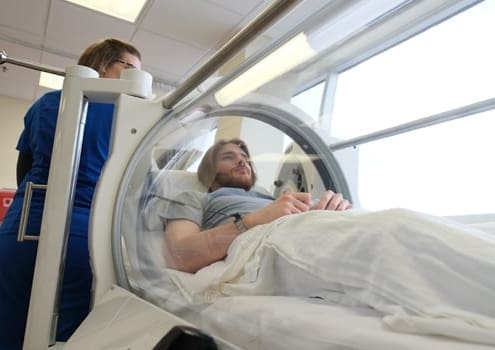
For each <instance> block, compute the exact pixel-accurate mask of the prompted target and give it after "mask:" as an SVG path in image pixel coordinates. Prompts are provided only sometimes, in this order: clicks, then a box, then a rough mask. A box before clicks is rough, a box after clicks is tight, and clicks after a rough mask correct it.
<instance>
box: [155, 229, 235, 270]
mask: <svg viewBox="0 0 495 350" xmlns="http://www.w3.org/2000/svg"><path fill="white" fill-rule="evenodd" d="M238 235H239V231H238V229H237V227H236V226H235V224H234V223H233V222H231V223H230V222H229V223H227V224H223V225H220V226H217V227H214V228H211V229H208V230H204V231H201V230H200V227H199V226H198V225H197V224H196V223H194V222H192V221H189V220H170V221H168V223H167V228H166V230H165V249H164V251H165V259H166V261H167V266H168V267H170V268H173V269H176V270H180V271H185V272H196V271H198V270H200V269H201V268H203V267H205V266H207V265H210V264H211V263H213V262H215V261H218V260H221V259H223V258H224V257H225V256H226V255H227V250H228V249H229V247H230V244H231V243H232V241H233V240H234V239H235V238H236V237H237V236H238Z"/></svg>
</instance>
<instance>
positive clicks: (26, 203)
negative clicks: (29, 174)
mask: <svg viewBox="0 0 495 350" xmlns="http://www.w3.org/2000/svg"><path fill="white" fill-rule="evenodd" d="M36 189H40V190H46V185H44V184H35V183H33V182H32V181H28V182H26V189H25V192H24V200H23V202H22V210H21V219H20V222H19V230H18V232H17V242H23V241H28V240H29V241H37V240H39V236H32V235H27V234H26V229H27V223H28V217H29V210H30V208H31V198H32V195H33V190H36Z"/></svg>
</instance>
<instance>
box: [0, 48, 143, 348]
mask: <svg viewBox="0 0 495 350" xmlns="http://www.w3.org/2000/svg"><path fill="white" fill-rule="evenodd" d="M78 65H82V66H87V67H90V68H93V69H94V70H96V71H97V72H98V73H99V75H100V78H113V79H118V78H120V72H121V71H122V70H123V69H140V68H141V54H140V52H139V51H138V50H137V49H136V48H135V47H134V46H133V45H131V44H130V43H127V42H124V41H121V40H118V39H114V38H109V39H105V40H102V41H99V42H96V43H94V44H92V45H91V46H89V47H88V48H87V49H86V50H85V51H84V52H83V53H82V55H81V56H80V58H79V61H78ZM60 96H61V91H52V92H49V93H47V94H45V95H44V96H42V97H41V98H40V99H39V100H37V101H36V102H35V103H34V104H33V105H32V106H31V108H30V109H29V110H28V112H27V114H26V116H25V117H24V130H23V131H22V133H21V135H20V137H19V141H18V144H17V150H18V151H19V158H18V162H17V182H18V189H17V192H16V194H15V197H14V201H13V202H12V204H11V206H10V207H9V210H8V212H7V214H6V216H5V218H4V221H3V223H2V225H1V227H0V349H2V350H17V349H22V344H23V339H24V330H25V327H26V321H27V313H28V307H29V300H30V294H31V285H32V280H33V273H34V265H35V261H36V251H37V246H38V243H37V241H24V242H17V232H18V228H19V221H20V214H21V208H22V202H23V197H24V191H25V188H26V183H27V182H28V181H31V182H33V183H35V184H46V183H47V180H48V171H49V168H50V159H51V155H52V147H53V139H54V134H55V126H56V123H57V115H58V109H59V104H60ZM113 109H114V106H113V105H112V104H103V103H90V104H89V106H88V112H87V117H86V126H85V130H84V140H83V144H82V150H81V158H80V165H79V172H78V174H77V184H76V193H75V198H74V208H73V210H72V219H71V226H70V232H69V238H68V245H67V258H66V265H65V270H64V280H63V284H62V291H61V299H60V305H59V320H58V326H57V335H56V339H57V341H66V340H67V339H68V338H69V337H70V336H71V334H72V333H73V332H74V331H75V330H76V328H77V327H78V326H79V324H80V323H81V322H82V320H83V319H84V318H85V317H86V315H87V314H88V312H89V303H90V290H91V281H92V274H91V269H90V264H89V251H88V222H89V213H90V207H91V201H92V197H93V192H94V190H95V186H96V182H97V181H98V177H99V176H100V172H101V170H102V167H103V164H104V163H105V160H106V159H107V155H108V148H109V141H110V133H111V127H112V118H113ZM44 197H45V196H44V191H41V190H34V192H33V196H32V202H31V210H30V213H29V221H28V225H27V230H26V234H28V235H39V232H40V226H41V217H42V212H43V202H44Z"/></svg>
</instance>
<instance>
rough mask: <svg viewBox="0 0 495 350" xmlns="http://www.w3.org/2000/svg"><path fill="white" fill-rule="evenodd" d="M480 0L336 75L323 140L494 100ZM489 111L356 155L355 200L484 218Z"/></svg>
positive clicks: (489, 5)
mask: <svg viewBox="0 0 495 350" xmlns="http://www.w3.org/2000/svg"><path fill="white" fill-rule="evenodd" d="M494 13H495V0H487V1H484V2H481V3H480V4H478V5H476V6H474V7H472V8H470V9H468V10H466V11H464V12H463V13H460V14H458V15H457V16H454V17H452V18H450V19H448V20H446V21H444V22H443V23H441V24H439V25H436V26H434V27H432V28H430V29H429V30H427V31H425V32H422V33H420V34H418V35H416V36H415V37H413V38H411V39H409V40H407V41H405V42H403V43H401V44H399V45H397V46H395V47H393V48H391V49H389V50H387V51H385V52H383V53H381V54H379V55H376V56H375V57H373V58H371V59H369V60H367V61H365V62H363V63H361V64H360V65H357V66H355V67H353V68H351V69H349V70H347V71H345V72H342V73H341V74H340V75H339V77H338V83H337V89H336V94H335V105H334V114H333V118H332V124H331V125H332V129H331V136H332V137H335V138H338V139H347V138H351V137H356V136H360V135H363V134H366V133H370V132H373V131H377V130H380V129H383V128H387V127H391V126H395V125H398V124H401V123H404V122H408V121H412V120H415V119H419V118H423V117H427V116H430V115H433V114H437V113H440V112H443V111H447V110H451V109H455V108H458V107H461V106H465V105H469V104H472V103H475V102H479V101H481V100H485V99H489V98H493V97H495V95H494V92H495V68H494V65H493V62H495V51H494V50H492V48H491V42H492V41H493V39H492V38H491V37H492V34H491V33H493V32H494V30H495V22H494V21H493V20H492V18H493V14H494ZM494 130H495V111H490V112H485V113H483V114H479V115H475V116H471V117H468V118H463V119H459V120H456V121H453V122H447V123H444V124H441V125H436V126H433V127H429V128H425V129H420V130H416V131H413V132H410V133H405V134H401V135H397V136H393V137H390V138H386V139H382V140H379V141H375V142H371V143H368V144H363V145H361V146H359V148H358V153H359V154H358V158H359V160H358V179H357V187H358V194H359V201H360V204H361V206H362V207H364V208H367V209H373V210H375V209H384V208H387V207H407V208H411V209H415V210H420V211H426V212H429V213H432V214H437V215H460V214H475V213H489V212H493V204H492V203H490V202H491V200H490V199H491V198H494V196H495V186H493V179H494V178H495V166H494V165H492V164H493V161H492V159H493V152H494V151H495V141H493V138H492V136H491V135H492V134H493V131H494Z"/></svg>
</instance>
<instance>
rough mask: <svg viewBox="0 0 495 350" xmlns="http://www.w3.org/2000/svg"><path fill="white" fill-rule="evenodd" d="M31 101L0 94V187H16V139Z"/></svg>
mask: <svg viewBox="0 0 495 350" xmlns="http://www.w3.org/2000/svg"><path fill="white" fill-rule="evenodd" d="M31 104H32V103H31V101H25V100H19V99H16V98H12V97H7V96H3V95H0V116H1V117H0V121H1V127H0V149H1V152H0V164H1V165H0V188H13V189H15V188H17V182H16V171H15V168H16V164H17V155H18V152H17V150H16V148H15V147H16V145H17V140H18V138H19V135H20V133H21V131H22V129H23V127H24V114H25V113H26V111H27V110H28V108H29V107H30V106H31Z"/></svg>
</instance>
